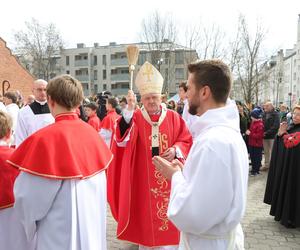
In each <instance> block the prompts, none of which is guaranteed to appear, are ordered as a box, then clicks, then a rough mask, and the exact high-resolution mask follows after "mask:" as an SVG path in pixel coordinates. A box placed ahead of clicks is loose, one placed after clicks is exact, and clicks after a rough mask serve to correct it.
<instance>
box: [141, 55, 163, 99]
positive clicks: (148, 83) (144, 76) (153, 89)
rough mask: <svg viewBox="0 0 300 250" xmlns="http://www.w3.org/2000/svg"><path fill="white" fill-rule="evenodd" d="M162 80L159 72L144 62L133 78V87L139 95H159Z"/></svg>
mask: <svg viewBox="0 0 300 250" xmlns="http://www.w3.org/2000/svg"><path fill="white" fill-rule="evenodd" d="M163 83H164V79H163V77H162V75H161V74H160V73H159V71H158V70H157V69H156V68H155V67H154V66H153V65H152V64H151V63H149V62H147V61H146V62H145V63H144V64H143V66H142V67H141V68H140V70H139V72H138V73H137V75H136V78H135V85H136V87H137V88H138V91H139V93H140V94H141V96H142V95H145V94H161V91H162V87H163Z"/></svg>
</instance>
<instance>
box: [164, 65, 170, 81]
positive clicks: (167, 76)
mask: <svg viewBox="0 0 300 250" xmlns="http://www.w3.org/2000/svg"><path fill="white" fill-rule="evenodd" d="M164 78H165V81H166V82H168V80H169V69H168V68H167V69H165V77H164Z"/></svg>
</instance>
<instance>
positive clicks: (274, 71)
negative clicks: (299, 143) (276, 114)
mask: <svg viewBox="0 0 300 250" xmlns="http://www.w3.org/2000/svg"><path fill="white" fill-rule="evenodd" d="M267 65H268V67H266V68H265V71H264V74H266V75H267V77H266V80H265V81H264V82H263V85H262V91H261V93H260V96H259V101H260V102H264V101H266V100H270V101H272V102H273V103H274V104H275V105H276V106H279V104H280V103H285V104H287V105H288V106H290V107H292V106H293V105H295V104H296V103H298V102H299V101H300V14H299V17H298V26H297V42H296V44H295V45H294V48H292V49H287V50H285V52H284V51H283V50H280V51H279V52H278V53H277V55H275V56H272V57H271V58H270V60H269V61H268V62H267Z"/></svg>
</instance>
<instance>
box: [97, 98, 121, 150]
mask: <svg viewBox="0 0 300 250" xmlns="http://www.w3.org/2000/svg"><path fill="white" fill-rule="evenodd" d="M117 106H118V101H117V99H116V98H115V97H110V98H108V99H107V100H106V110H107V114H106V116H105V117H104V118H103V120H102V122H101V129H100V132H99V134H100V135H101V136H102V138H103V139H104V141H105V143H106V145H107V146H108V147H110V146H111V139H112V135H113V133H114V132H115V125H116V121H117V119H118V118H119V117H120V115H118V114H117V112H116V108H117Z"/></svg>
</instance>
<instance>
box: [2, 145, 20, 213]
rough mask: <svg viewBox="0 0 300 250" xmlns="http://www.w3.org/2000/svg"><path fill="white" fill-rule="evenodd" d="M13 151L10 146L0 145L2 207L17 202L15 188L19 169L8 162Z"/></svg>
mask: <svg viewBox="0 0 300 250" xmlns="http://www.w3.org/2000/svg"><path fill="white" fill-rule="evenodd" d="M13 152H14V149H12V148H9V147H8V146H0V209H4V208H8V207H12V206H13V205H14V202H15V199H14V193H13V188H14V182H15V179H16V177H17V176H18V174H19V170H17V169H16V168H12V167H11V166H9V165H8V164H7V162H6V160H7V159H8V158H9V157H10V156H11V154H12V153H13Z"/></svg>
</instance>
